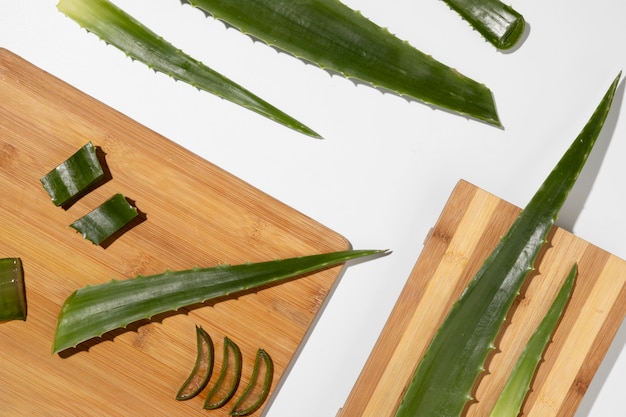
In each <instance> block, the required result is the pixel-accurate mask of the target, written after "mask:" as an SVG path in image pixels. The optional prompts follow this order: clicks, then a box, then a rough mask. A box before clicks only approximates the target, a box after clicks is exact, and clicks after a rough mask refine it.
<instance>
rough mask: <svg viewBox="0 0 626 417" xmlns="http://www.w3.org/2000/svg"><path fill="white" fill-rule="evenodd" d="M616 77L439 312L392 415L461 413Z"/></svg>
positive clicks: (587, 146) (577, 170)
mask: <svg viewBox="0 0 626 417" xmlns="http://www.w3.org/2000/svg"><path fill="white" fill-rule="evenodd" d="M620 75H621V73H620ZM619 78H620V76H619V75H618V77H617V78H616V79H615V80H614V82H613V84H612V85H611V87H610V88H609V90H608V91H607V93H606V95H605V96H604V98H603V99H602V101H601V102H600V104H599V105H598V107H597V109H596V110H595V112H594V113H593V115H592V116H591V119H590V120H589V121H588V122H587V124H586V125H585V127H584V128H583V130H582V131H581V133H580V134H579V135H578V137H577V138H576V140H575V141H574V142H573V143H572V145H571V146H570V147H569V149H568V150H567V151H566V152H565V154H564V155H563V157H562V158H561V160H560V161H559V162H558V163H557V165H556V166H555V168H554V169H553V170H552V172H551V173H550V174H549V175H548V177H547V178H546V180H545V181H544V182H543V184H542V185H541V187H540V188H539V190H538V191H537V192H536V194H535V195H534V196H533V198H532V199H531V200H530V202H529V203H528V205H527V206H526V208H524V210H522V212H521V213H520V215H519V217H518V218H517V219H516V220H515V222H514V223H513V225H512V226H511V228H510V229H509V231H508V232H507V233H506V234H505V235H504V236H503V238H502V239H501V241H500V242H499V243H498V245H497V246H496V248H495V249H494V251H493V252H492V253H491V254H490V255H489V257H488V258H487V259H486V261H485V263H484V264H483V266H482V267H481V268H480V270H479V271H478V272H477V274H476V275H475V276H474V278H473V279H472V280H471V282H470V283H469V284H468V286H467V288H466V289H465V291H464V292H463V294H462V295H461V297H460V298H459V300H458V301H457V302H456V303H455V304H454V306H453V307H452V309H451V310H450V312H449V313H448V316H447V317H446V318H445V319H444V322H443V323H442V325H441V326H440V328H439V329H438V331H437V333H436V335H435V336H434V338H433V340H432V341H431V343H430V345H429V347H428V349H427V350H426V353H425V354H424V357H423V358H422V360H421V361H420V363H419V365H418V367H417V369H416V370H415V373H414V375H413V378H412V379H411V381H410V382H409V385H408V387H407V390H406V392H405V394H404V397H403V399H402V401H401V403H400V406H399V407H398V410H397V412H396V414H395V415H396V417H417V416H420V417H421V416H446V417H450V416H459V415H460V414H461V412H462V411H463V408H464V406H465V404H466V402H467V401H468V400H470V399H471V390H472V387H473V385H474V383H475V381H476V379H477V377H478V375H479V374H480V372H482V371H483V367H484V362H485V359H486V358H487V355H488V354H489V352H490V351H491V350H492V349H494V342H495V338H496V336H497V333H498V331H499V329H500V326H501V325H502V323H503V322H504V320H505V318H506V315H507V313H508V311H509V309H510V306H511V304H512V303H513V301H514V300H515V297H516V296H517V295H518V294H519V291H520V288H521V286H522V284H523V282H524V280H525V279H526V277H527V276H528V274H529V272H530V271H531V270H532V269H533V265H534V262H535V259H536V257H537V255H538V253H539V250H540V249H541V247H542V246H543V245H544V243H545V242H546V236H547V234H548V232H549V231H550V229H551V227H552V226H553V224H554V221H555V220H556V217H557V215H558V213H559V210H560V209H561V206H562V205H563V203H564V202H565V199H566V198H567V195H568V193H569V191H570V190H571V188H572V186H573V185H574V183H575V182H576V179H577V178H578V174H579V173H580V171H581V170H582V168H583V166H584V164H585V162H586V160H587V156H588V155H589V152H591V149H592V148H593V145H594V144H595V141H596V139H597V137H598V135H599V133H600V130H601V129H602V126H603V124H604V120H605V119H606V116H607V114H608V112H609V109H610V107H611V103H612V101H613V96H614V94H615V89H616V88H617V84H618V81H619Z"/></svg>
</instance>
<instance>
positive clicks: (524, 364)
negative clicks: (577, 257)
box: [490, 264, 578, 417]
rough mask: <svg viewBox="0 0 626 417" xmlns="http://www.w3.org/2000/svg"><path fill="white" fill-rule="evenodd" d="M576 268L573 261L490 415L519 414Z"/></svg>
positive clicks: (508, 415)
mask: <svg viewBox="0 0 626 417" xmlns="http://www.w3.org/2000/svg"><path fill="white" fill-rule="evenodd" d="M577 272H578V267H577V265H576V264H574V266H573V267H572V269H571V270H570V272H569V274H568V275H567V278H565V281H564V282H563V285H562V286H561V289H560V290H559V292H558V294H557V296H556V297H555V299H554V301H553V302H552V306H551V307H550V309H549V310H548V312H547V313H546V315H545V317H544V318H543V320H542V321H541V323H540V324H539V326H538V327H537V330H535V332H534V333H533V335H532V336H531V338H530V339H529V340H528V343H527V344H526V347H525V348H524V351H523V352H522V353H521V354H520V357H519V358H518V360H517V362H516V364H515V367H514V368H513V371H512V372H511V375H510V376H509V379H508V380H507V382H506V385H505V386H504V389H503V390H502V393H501V394H500V397H499V398H498V401H497V402H496V405H495V406H494V408H493V409H492V411H491V414H490V417H517V416H518V415H519V413H520V411H521V409H522V404H523V403H524V399H525V398H526V394H527V393H528V390H529V389H530V385H531V383H532V380H533V377H534V375H535V373H536V372H537V367H538V366H539V362H540V361H541V358H542V357H543V352H544V351H545V350H546V347H547V346H548V343H549V342H550V338H551V336H552V334H553V333H554V330H555V329H556V327H557V325H558V324H559V320H560V319H561V316H562V315H563V312H564V311H565V307H566V306H567V302H568V301H569V299H570V296H571V294H572V289H573V288H574V282H575V281H576V274H577Z"/></svg>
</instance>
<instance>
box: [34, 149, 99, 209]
mask: <svg viewBox="0 0 626 417" xmlns="http://www.w3.org/2000/svg"><path fill="white" fill-rule="evenodd" d="M103 177H104V170H103V169H102V165H101V164H100V161H99V159H98V155H97V153H96V148H95V147H94V146H93V144H92V143H91V142H88V143H87V144H86V145H84V146H83V147H82V148H80V149H79V150H78V151H76V152H75V153H74V154H73V155H72V156H70V157H69V158H68V159H66V160H65V161H64V162H62V163H61V164H59V165H58V166H57V167H56V168H54V169H53V170H52V171H50V172H49V173H47V174H46V175H45V176H44V177H42V178H41V179H40V181H41V184H42V185H43V188H44V189H45V190H46V191H47V192H48V194H49V195H50V198H51V199H52V202H53V203H54V205H55V206H63V205H65V204H68V203H69V202H71V201H72V200H75V199H77V198H78V197H80V196H81V195H82V194H84V193H85V192H86V191H87V190H89V189H90V188H91V187H92V186H93V185H94V184H96V183H97V182H98V181H100V180H101V179H102V178H103Z"/></svg>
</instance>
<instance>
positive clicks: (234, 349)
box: [204, 337, 241, 410]
mask: <svg viewBox="0 0 626 417" xmlns="http://www.w3.org/2000/svg"><path fill="white" fill-rule="evenodd" d="M240 380H241V350H240V349H239V346H237V344H236V343H235V342H233V341H232V340H230V339H229V338H228V337H224V359H223V361H222V369H221V371H220V376H219V377H218V379H217V381H216V382H215V385H213V388H211V390H210V391H209V393H208V394H207V398H206V400H205V401H204V408H205V409H206V410H214V409H216V408H220V407H222V406H223V405H224V404H226V403H227V402H228V401H229V400H230V399H231V398H232V397H233V395H235V391H237V387H238V386H239V381H240Z"/></svg>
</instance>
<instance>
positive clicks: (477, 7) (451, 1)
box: [444, 0, 526, 50]
mask: <svg viewBox="0 0 626 417" xmlns="http://www.w3.org/2000/svg"><path fill="white" fill-rule="evenodd" d="M444 1H445V2H446V3H447V4H448V6H450V7H451V8H452V9H453V10H455V11H456V12H457V13H459V14H460V15H461V17H463V19H465V20H466V21H467V22H468V23H469V24H470V25H471V26H472V27H473V28H474V29H476V30H477V31H478V32H480V34H481V35H483V37H484V38H485V39H486V40H488V41H489V42H490V43H491V44H492V45H494V46H495V47H496V48H498V49H503V50H506V49H511V48H512V47H514V46H515V45H517V44H518V42H519V41H520V40H521V39H522V35H523V34H524V29H525V28H526V21H525V20H524V16H522V15H521V14H520V13H519V12H517V11H516V10H515V9H513V8H512V7H511V6H509V5H507V4H504V3H502V2H501V1H499V0H444Z"/></svg>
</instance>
